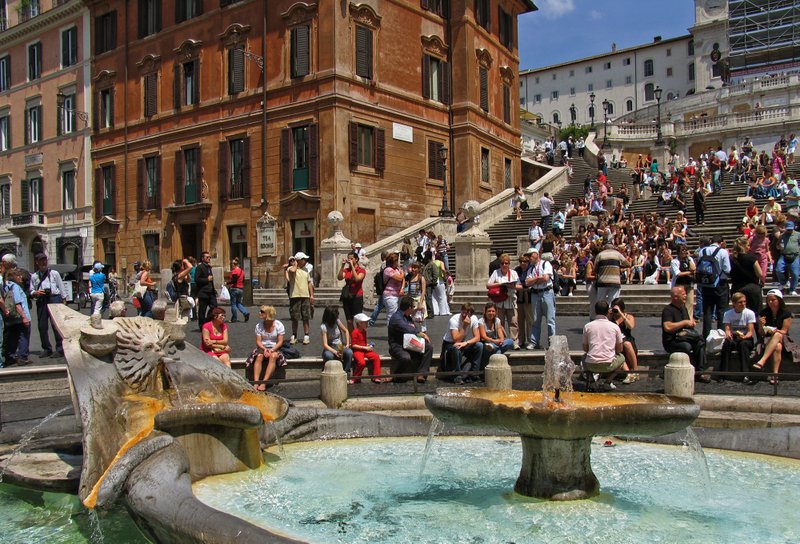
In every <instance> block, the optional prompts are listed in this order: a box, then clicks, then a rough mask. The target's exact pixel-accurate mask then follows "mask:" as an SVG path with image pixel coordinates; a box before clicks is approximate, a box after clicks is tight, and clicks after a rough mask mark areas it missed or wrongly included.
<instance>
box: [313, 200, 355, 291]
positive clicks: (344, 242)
mask: <svg viewBox="0 0 800 544" xmlns="http://www.w3.org/2000/svg"><path fill="white" fill-rule="evenodd" d="M343 222H344V216H343V215H342V214H341V212H339V211H336V210H334V211H332V212H330V213H329V214H328V224H329V225H330V226H331V235H330V236H329V237H328V238H325V239H324V240H322V241H321V242H320V244H319V258H320V262H319V272H320V280H319V286H320V287H322V288H325V287H339V286H340V285H341V282H339V280H338V279H336V276H337V275H338V274H339V268H340V265H341V262H342V259H344V258H345V257H347V253H348V252H350V251H351V247H350V240H348V239H347V238H346V237H345V236H344V234H342V228H341V224H342V223H343Z"/></svg>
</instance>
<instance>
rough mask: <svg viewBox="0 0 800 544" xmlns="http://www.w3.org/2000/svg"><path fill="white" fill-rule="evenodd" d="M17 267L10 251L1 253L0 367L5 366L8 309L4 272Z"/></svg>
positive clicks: (15, 259)
mask: <svg viewBox="0 0 800 544" xmlns="http://www.w3.org/2000/svg"><path fill="white" fill-rule="evenodd" d="M16 267H17V258H16V257H15V256H14V255H12V254H11V253H6V254H5V255H3V258H2V259H0V312H2V314H3V318H0V368H3V367H4V366H5V363H6V361H5V356H4V355H3V352H4V348H3V335H4V332H5V316H6V315H8V310H7V309H6V305H5V295H6V280H5V278H6V273H7V272H9V271H11V270H14V269H15V268H16Z"/></svg>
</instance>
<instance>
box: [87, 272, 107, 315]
mask: <svg viewBox="0 0 800 544" xmlns="http://www.w3.org/2000/svg"><path fill="white" fill-rule="evenodd" d="M103 268H104V267H103V263H101V262H100V261H95V262H94V265H93V266H92V272H91V274H89V296H90V297H91V298H92V315H94V314H97V315H100V312H101V310H102V309H103V300H105V298H106V295H105V291H104V289H103V288H104V287H105V284H106V275H105V274H103Z"/></svg>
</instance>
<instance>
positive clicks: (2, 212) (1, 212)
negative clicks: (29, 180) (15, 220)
mask: <svg viewBox="0 0 800 544" xmlns="http://www.w3.org/2000/svg"><path fill="white" fill-rule="evenodd" d="M0 217H2V218H7V217H11V180H9V179H8V178H4V179H3V181H2V182H0Z"/></svg>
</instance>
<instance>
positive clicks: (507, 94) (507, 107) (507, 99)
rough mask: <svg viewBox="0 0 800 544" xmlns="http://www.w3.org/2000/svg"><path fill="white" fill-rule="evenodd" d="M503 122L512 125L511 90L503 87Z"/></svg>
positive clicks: (505, 86)
mask: <svg viewBox="0 0 800 544" xmlns="http://www.w3.org/2000/svg"><path fill="white" fill-rule="evenodd" d="M503 122H504V123H511V89H510V88H509V87H508V85H503Z"/></svg>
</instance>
